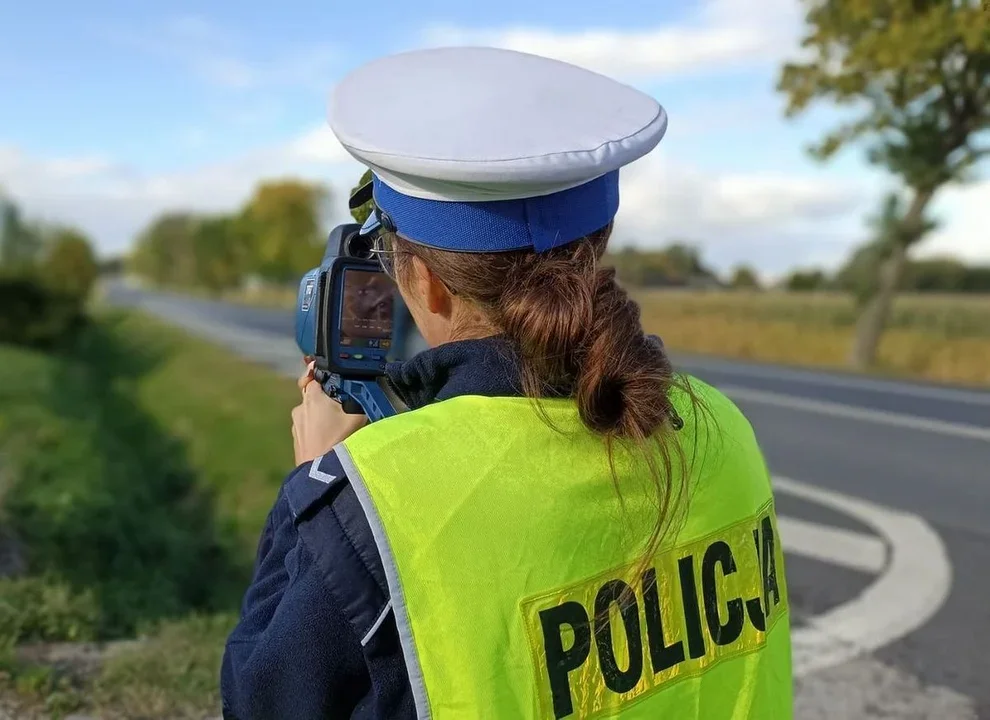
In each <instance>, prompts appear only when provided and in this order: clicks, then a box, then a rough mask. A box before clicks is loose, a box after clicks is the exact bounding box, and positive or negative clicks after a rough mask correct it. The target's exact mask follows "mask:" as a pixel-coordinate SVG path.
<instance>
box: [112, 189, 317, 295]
mask: <svg viewBox="0 0 990 720" xmlns="http://www.w3.org/2000/svg"><path fill="white" fill-rule="evenodd" d="M328 202H329V193H328V191H327V190H326V189H325V188H323V187H321V186H318V185H311V184H308V183H304V182H301V181H297V180H281V181H271V182H265V183H262V184H261V185H259V186H258V188H257V189H256V190H255V193H254V195H253V196H252V197H251V199H250V200H249V201H248V202H247V203H246V205H245V206H244V207H243V208H242V209H241V210H240V211H238V212H237V213H235V214H233V215H213V216H201V215H196V214H192V213H188V212H171V213H166V214H164V215H162V216H160V217H158V218H156V219H155V220H154V221H152V222H151V224H150V225H149V226H148V227H147V228H146V229H145V230H144V231H143V232H142V233H141V234H140V235H139V236H138V238H137V240H136V241H135V245H134V250H133V252H132V254H131V256H130V259H129V263H128V265H129V268H130V270H131V271H132V272H134V273H136V274H138V275H141V276H143V277H145V278H147V279H149V280H151V281H152V282H153V283H155V284H158V285H161V286H173V287H185V288H194V287H195V288H203V289H206V290H210V291H212V292H215V293H218V292H221V291H224V290H229V289H233V288H236V287H238V286H240V285H241V284H242V282H243V281H244V279H245V278H246V277H248V276H249V275H253V276H257V277H259V278H262V279H264V280H267V281H269V282H272V283H286V282H289V281H292V280H295V279H296V278H298V277H299V276H300V275H301V274H302V273H303V272H305V271H306V270H308V269H309V268H311V267H312V266H313V265H316V264H318V263H319V261H320V258H321V257H322V256H323V248H324V237H323V220H324V218H325V216H326V209H327V206H328Z"/></svg>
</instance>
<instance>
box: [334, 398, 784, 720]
mask: <svg viewBox="0 0 990 720" xmlns="http://www.w3.org/2000/svg"><path fill="white" fill-rule="evenodd" d="M691 382H692V387H693V388H694V389H695V392H696V393H697V395H698V396H699V397H700V398H701V399H702V401H703V402H704V403H705V405H706V407H707V408H708V412H707V413H706V414H704V415H698V416H695V415H694V414H693V408H692V405H691V404H690V403H689V402H688V400H687V398H686V396H683V397H682V396H680V395H678V396H677V397H675V399H674V400H675V407H677V409H678V411H679V412H680V414H681V417H682V418H684V420H685V427H684V429H682V430H681V431H680V432H678V433H674V434H673V435H672V437H673V438H676V442H677V443H679V444H680V447H681V448H682V449H683V451H684V454H685V457H686V458H687V462H688V463H689V466H690V468H691V470H690V473H689V475H688V477H687V482H686V483H680V482H679V481H680V479H681V478H680V475H679V473H675V478H674V479H675V481H676V482H675V486H679V487H686V488H687V491H686V492H684V493H682V495H683V498H682V500H681V501H680V502H679V503H678V505H677V507H678V508H681V509H682V512H681V513H679V514H678V513H671V514H670V515H671V517H672V518H673V519H672V524H673V527H672V528H671V530H670V532H669V533H668V534H667V535H666V536H665V538H664V541H663V544H662V546H661V549H660V551H659V552H658V553H657V554H656V555H655V556H654V557H653V559H652V561H651V562H650V563H649V564H648V565H646V566H645V571H643V572H638V571H640V570H643V568H644V563H643V562H642V551H643V549H644V547H645V545H646V542H647V538H648V537H649V534H650V531H651V529H652V528H653V526H654V524H655V522H656V518H657V513H658V509H657V498H656V493H655V489H654V488H655V486H654V484H653V481H652V479H651V476H650V475H649V471H648V469H647V467H646V463H645V461H644V460H642V458H641V457H640V459H638V460H637V456H636V455H635V454H631V453H627V452H624V451H621V450H617V452H616V454H615V462H616V471H617V475H618V479H619V481H618V487H616V485H615V484H614V483H613V480H612V476H611V473H610V469H609V465H608V458H607V455H606V452H605V450H604V445H603V442H602V440H601V439H600V438H598V437H595V436H594V435H593V434H592V433H590V432H589V431H588V430H587V429H585V428H584V427H583V426H582V425H581V422H580V418H579V416H578V413H577V410H576V407H575V405H574V403H573V402H572V401H570V400H549V401H544V402H543V407H544V408H545V411H546V414H547V416H548V418H549V420H550V421H551V422H550V425H548V424H547V423H546V422H545V421H544V420H543V419H542V418H541V416H540V415H539V414H538V413H537V412H536V410H535V409H534V406H533V404H532V402H531V401H530V400H527V399H525V398H487V397H478V396H463V397H457V398H453V399H450V400H446V401H443V402H439V403H436V404H433V405H429V406H427V407H424V408H421V409H418V410H415V411H412V412H408V413H403V414H401V415H398V416H395V417H392V418H388V419H386V420H383V421H380V422H377V423H374V424H373V425H369V426H367V427H366V428H363V429H362V430H360V431H358V432H357V433H355V434H354V435H353V436H352V437H351V438H349V439H348V440H346V441H345V442H343V443H341V444H340V445H338V446H337V448H336V450H337V454H338V456H339V458H340V460H341V462H342V463H343V466H344V469H345V471H346V472H347V475H348V478H349V479H350V481H351V483H352V485H353V486H354V489H355V491H356V493H357V496H358V498H359V499H360V501H361V504H362V506H363V508H364V511H365V513H366V514H367V516H368V519H369V521H370V524H371V529H372V532H373V534H374V537H375V541H376V543H377V545H378V550H379V552H380V553H381V556H382V560H383V563H384V567H385V573H386V576H387V578H388V585H389V591H390V594H391V602H392V608H393V611H394V613H395V619H396V623H397V626H398V629H399V635H400V639H401V643H402V650H403V655H404V657H405V663H406V667H407V669H408V672H409V678H410V681H411V683H412V691H413V695H414V698H415V703H416V709H417V714H418V717H420V718H590V717H596V718H599V717H600V718H611V717H621V718H677V719H678V720H681V719H683V718H689V719H691V720H702V719H703V720H721V719H722V718H733V719H735V720H741V719H743V718H756V719H758V720H779V719H786V720H790V718H791V717H792V691H791V654H790V653H791V649H790V637H789V621H788V604H787V589H786V581H785V576H784V562H783V555H782V552H781V547H780V541H779V538H778V534H777V525H776V517H775V514H774V507H773V498H772V495H771V489H770V481H769V476H768V472H767V469H766V465H765V462H764V459H763V457H762V454H761V452H760V450H759V447H758V446H757V443H756V440H755V438H754V436H753V432H752V429H751V427H750V425H749V423H748V422H747V420H746V419H745V418H744V417H743V415H742V414H741V413H740V412H739V410H738V409H737V408H736V407H735V406H734V405H733V404H732V403H731V402H730V401H729V400H728V399H727V398H725V396H723V395H722V394H720V393H718V392H717V391H716V390H714V389H713V388H711V387H709V386H707V385H705V384H703V383H700V382H699V381H697V380H692V381H691ZM551 426H552V427H551ZM630 591H631V593H630ZM630 595H631V597H632V598H634V600H633V601H632V602H630V601H629V597H630Z"/></svg>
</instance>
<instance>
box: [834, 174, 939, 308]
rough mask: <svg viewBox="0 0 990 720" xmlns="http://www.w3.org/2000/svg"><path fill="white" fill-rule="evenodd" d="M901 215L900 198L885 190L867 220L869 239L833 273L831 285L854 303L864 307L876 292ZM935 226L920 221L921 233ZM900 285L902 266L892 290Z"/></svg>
mask: <svg viewBox="0 0 990 720" xmlns="http://www.w3.org/2000/svg"><path fill="white" fill-rule="evenodd" d="M903 216H904V208H903V201H902V200H901V198H900V196H899V195H897V193H889V194H888V195H887V196H886V197H885V198H884V199H883V202H882V204H881V206H880V212H879V213H877V215H875V216H874V217H871V218H869V219H868V221H867V224H868V225H869V226H870V228H871V229H872V233H873V239H872V240H871V241H870V242H868V243H867V244H865V245H863V246H862V247H860V248H859V249H858V250H857V251H856V252H855V253H853V255H852V257H850V258H849V261H848V262H847V263H846V265H845V266H843V267H842V268H841V269H840V270H839V272H838V273H837V274H836V282H835V284H836V285H837V286H838V287H839V288H840V289H842V290H846V291H848V292H851V293H852V294H853V297H855V299H856V305H857V307H859V308H861V309H862V308H866V307H868V306H869V304H870V303H871V302H874V301H875V300H876V298H877V295H878V294H879V292H880V283H878V282H877V279H878V278H879V277H881V276H882V274H883V273H887V272H890V271H891V270H890V268H891V267H892V265H891V264H890V259H891V257H892V255H893V254H894V253H895V252H896V248H897V246H898V243H899V242H900V233H901V231H902V225H901V219H902V218H903ZM934 228H935V223H934V222H933V221H930V220H926V219H923V220H922V232H924V233H927V232H929V231H930V230H932V229H934ZM902 285H903V269H901V275H900V276H899V277H898V278H894V279H893V285H892V288H893V290H897V289H900V288H901V286H902ZM893 290H892V292H893Z"/></svg>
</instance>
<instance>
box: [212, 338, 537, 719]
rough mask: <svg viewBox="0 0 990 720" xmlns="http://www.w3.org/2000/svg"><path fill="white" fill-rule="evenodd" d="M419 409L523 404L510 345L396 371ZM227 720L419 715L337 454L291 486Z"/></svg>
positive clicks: (379, 574)
mask: <svg viewBox="0 0 990 720" xmlns="http://www.w3.org/2000/svg"><path fill="white" fill-rule="evenodd" d="M387 374H388V378H389V381H390V382H391V384H392V386H393V387H394V388H395V390H396V392H397V393H398V394H399V395H400V397H402V399H403V401H404V402H405V403H406V404H407V405H408V406H409V407H410V408H418V407H422V406H424V405H426V404H428V403H431V402H435V401H440V400H446V399H448V398H452V397H455V396H458V395H483V396H488V397H493V396H502V397H504V396H518V395H519V394H520V392H521V391H520V389H519V382H518V377H519V376H518V372H517V370H516V365H515V361H514V359H513V354H512V351H511V349H510V348H509V346H508V344H507V343H505V342H504V341H502V340H499V339H496V338H489V339H484V340H466V341H462V342H455V343H450V344H446V345H441V346H440V347H437V348H434V349H432V350H427V351H425V352H422V353H420V354H419V355H417V356H416V357H415V358H413V359H412V360H411V361H409V362H406V363H395V364H391V365H389V367H388V369H387ZM221 690H222V695H223V715H224V718H225V719H227V720H232V719H234V718H236V719H237V720H257V719H259V718H279V719H280V720H289V719H292V720H306V719H307V718H324V717H331V718H412V717H415V711H414V708H413V701H412V695H411V691H410V686H409V679H408V676H407V674H406V668H405V663H404V661H403V657H402V650H401V647H400V645H399V635H398V631H397V630H396V626H395V618H394V617H393V615H392V612H391V605H390V603H389V593H388V586H387V585H386V582H385V573H384V570H383V569H382V563H381V559H380V558H379V556H378V550H377V548H376V546H375V541H374V538H373V537H372V534H371V528H370V526H369V525H368V521H367V519H366V518H365V515H364V512H363V511H362V509H361V506H360V504H359V503H358V500H357V497H356V496H355V494H354V490H353V488H352V487H351V486H350V484H349V483H348V481H347V478H346V477H345V476H344V471H343V468H342V467H341V466H340V463H339V461H338V460H337V458H336V456H335V455H334V454H333V453H332V452H331V453H329V454H327V455H324V456H323V457H322V458H318V459H317V460H316V461H314V462H312V463H305V464H303V465H300V466H299V467H297V468H296V469H295V470H294V471H293V472H292V474H291V475H289V477H288V478H287V479H286V481H285V483H284V484H283V485H282V488H281V489H280V490H279V493H278V496H277V498H276V499H275V506H274V507H273V508H272V511H271V513H270V514H269V516H268V521H267V523H266V524H265V528H264V530H263V532H262V534H261V541H260V543H259V545H258V557H257V562H256V565H255V570H254V577H253V579H252V581H251V585H250V587H249V588H248V590H247V593H246V594H245V596H244V602H243V605H242V608H241V618H240V622H239V624H238V625H237V627H236V628H235V629H234V631H233V632H232V633H231V635H230V637H229V638H228V640H227V646H226V649H225V652H224V658H223V668H222V671H221Z"/></svg>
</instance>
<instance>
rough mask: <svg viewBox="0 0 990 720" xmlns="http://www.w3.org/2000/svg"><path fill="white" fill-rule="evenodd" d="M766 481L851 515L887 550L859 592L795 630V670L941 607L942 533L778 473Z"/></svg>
mask: <svg viewBox="0 0 990 720" xmlns="http://www.w3.org/2000/svg"><path fill="white" fill-rule="evenodd" d="M773 487H774V490H775V492H781V493H787V494H789V495H793V496H795V497H799V498H802V499H804V500H808V501H810V502H814V503H817V504H819V505H824V506H826V507H829V508H831V509H833V510H836V511H838V512H841V513H845V514H846V515H849V516H851V517H853V518H855V519H856V520H858V521H860V522H861V523H863V524H864V525H867V526H868V527H870V528H872V529H873V530H875V531H876V532H877V533H878V534H879V535H880V536H881V537H883V538H884V540H885V541H886V543H887V545H888V547H889V549H890V560H889V562H888V564H887V568H886V571H885V572H884V573H883V575H881V576H880V578H879V579H878V580H877V581H876V582H874V583H873V584H872V585H870V586H869V587H868V588H867V589H866V590H864V591H863V593H862V594H861V595H860V596H859V597H857V598H855V599H853V600H851V601H849V602H847V603H844V604H842V605H839V606H837V607H835V608H833V609H832V610H830V611H829V612H827V613H825V614H823V615H818V616H816V617H813V618H811V619H810V620H809V622H808V625H807V626H806V627H801V628H795V629H794V631H793V632H792V635H791V644H792V654H793V664H794V674H795V676H796V677H802V676H805V675H808V674H810V673H813V672H815V671H818V670H823V669H825V668H829V667H835V666H837V665H840V664H841V663H843V662H846V661H848V660H851V659H853V658H854V657H857V656H858V655H862V654H864V653H868V652H872V651H873V650H876V649H878V648H880V647H883V646H884V645H887V644H889V643H891V642H894V641H895V640H897V639H899V638H901V637H904V636H905V635H908V634H909V633H911V632H913V631H914V630H917V629H918V628H919V627H921V626H922V625H924V624H925V623H926V622H928V620H929V619H931V617H932V616H933V615H934V614H935V613H936V612H938V610H939V608H941V607H942V604H943V603H944V602H945V599H946V597H948V594H949V588H950V587H951V585H952V565H951V564H950V562H949V558H948V555H947V553H946V551H945V547H944V546H943V545H942V540H941V538H939V536H938V534H937V533H936V532H935V531H934V530H933V529H932V528H931V527H929V525H928V524H927V523H926V522H925V521H924V520H922V519H921V518H920V517H917V516H916V515H911V514H908V513H904V512H900V511H897V510H893V509H891V508H887V507H883V506H880V505H876V504H873V503H870V502H867V501H865V500H860V499H858V498H853V497H850V496H848V495H841V494H839V493H834V492H830V491H827V490H823V489H821V488H818V487H815V486H813V485H807V484H805V483H800V482H797V481H796V480H791V479H788V478H783V477H779V476H775V477H774V479H773Z"/></svg>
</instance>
